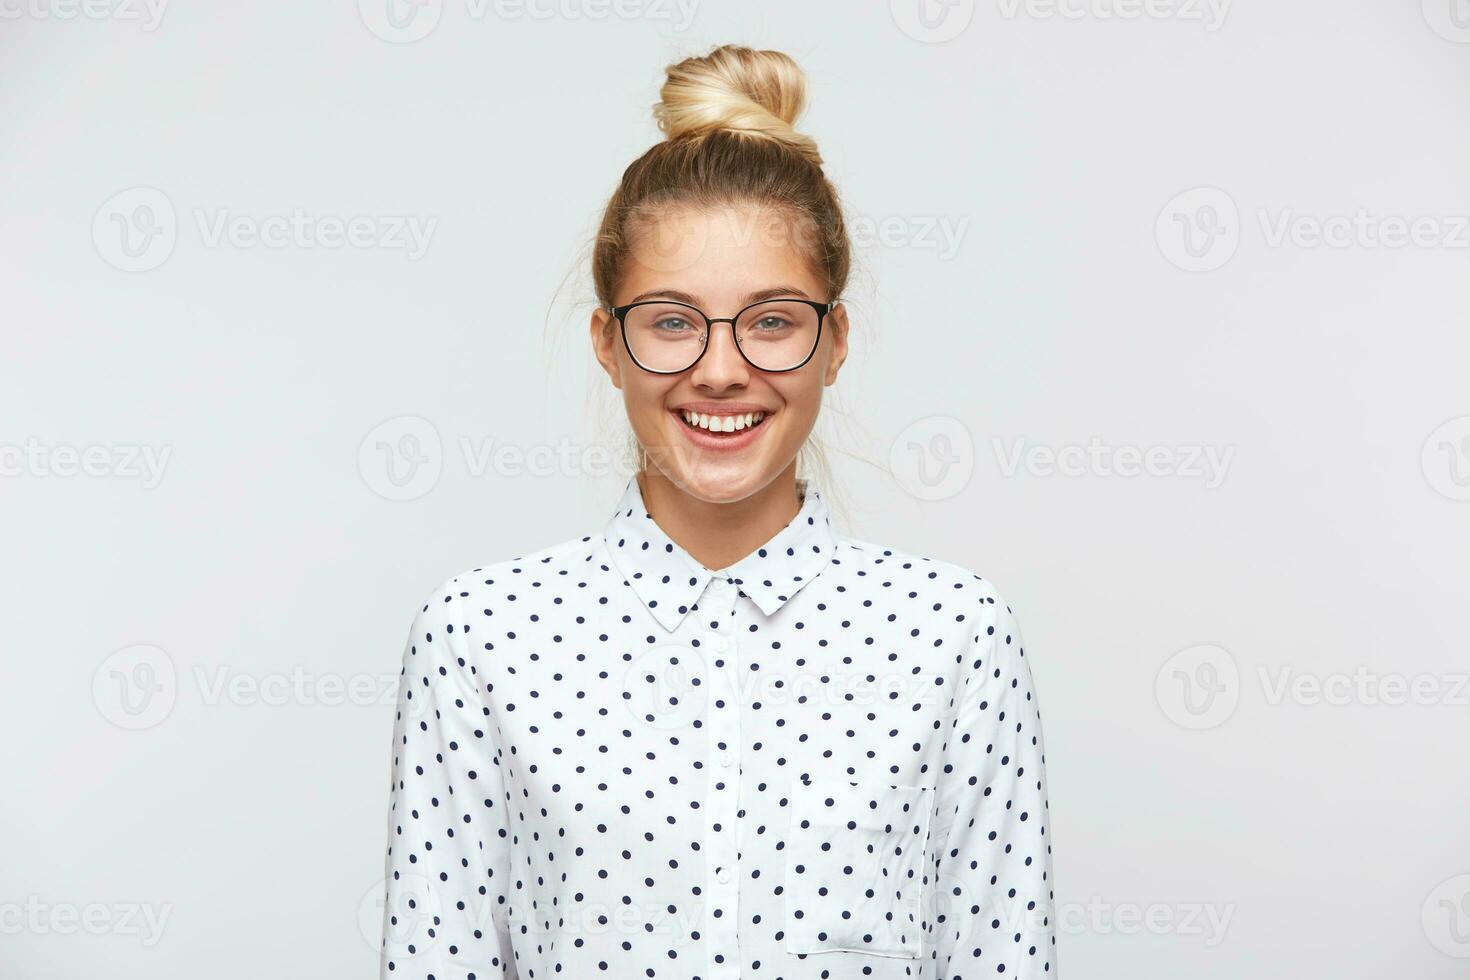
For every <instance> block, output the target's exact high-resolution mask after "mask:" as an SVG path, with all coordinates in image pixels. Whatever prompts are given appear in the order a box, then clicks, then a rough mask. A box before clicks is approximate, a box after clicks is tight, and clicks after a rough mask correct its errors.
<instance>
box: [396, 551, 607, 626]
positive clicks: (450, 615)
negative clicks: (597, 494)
mask: <svg viewBox="0 0 1470 980" xmlns="http://www.w3.org/2000/svg"><path fill="white" fill-rule="evenodd" d="M600 541H601V537H600V535H598V534H584V535H581V536H580V537H576V538H571V539H568V540H565V541H559V542H557V543H556V544H551V545H547V546H546V547H544V548H540V549H538V550H536V551H531V552H527V553H525V554H521V555H516V556H515V557H512V558H503V559H500V560H498V561H492V562H487V563H484V564H481V565H475V566H474V567H472V568H466V569H464V570H462V571H460V572H456V573H455V574H453V575H450V576H449V577H447V578H444V579H441V580H440V581H439V584H438V585H436V586H435V587H434V588H433V589H432V590H431V591H430V592H429V593H428V594H427V595H426V596H424V597H423V599H422V600H421V601H420V603H419V607H418V611H417V613H416V614H415V616H416V622H417V621H422V622H424V623H433V622H435V621H438V622H439V623H441V624H442V625H441V629H443V630H444V631H445V632H452V631H451V630H449V629H448V627H450V626H452V625H453V624H454V622H455V620H456V619H458V618H460V616H461V608H462V607H464V606H465V605H466V604H467V603H470V602H473V601H474V600H475V599H477V598H480V597H483V596H486V595H489V594H492V593H494V594H496V595H504V594H505V593H506V592H507V590H511V591H513V590H514V588H515V586H516V583H517V582H520V581H524V582H525V583H527V585H528V586H530V584H531V583H533V582H536V581H538V580H540V579H543V578H545V577H546V576H548V575H572V574H576V570H577V569H580V568H582V567H583V566H585V565H587V564H588V563H590V562H592V561H593V560H594V555H595V550H596V547H597V546H598V545H599V544H600Z"/></svg>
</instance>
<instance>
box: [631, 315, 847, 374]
mask: <svg viewBox="0 0 1470 980" xmlns="http://www.w3.org/2000/svg"><path fill="white" fill-rule="evenodd" d="M837 303H838V301H837V300H833V301H832V302H830V303H818V302H816V301H814V300H809V299H768V300H762V301H761V302H759V303H752V304H751V305H750V306H747V307H746V308H745V309H743V310H741V311H740V312H739V313H737V314H735V315H734V316H719V317H709V316H705V314H704V312H703V311H702V310H700V309H699V308H698V307H695V306H689V305H688V304H686V303H675V302H672V301H669V300H662V299H651V300H643V301H642V302H639V303H629V304H628V305H626V306H609V307H606V310H607V312H609V313H611V314H612V315H613V316H615V317H617V318H618V323H619V325H620V326H621V327H622V333H623V346H624V347H626V348H627V349H628V356H629V357H631V358H633V362H634V363H635V364H637V365H638V366H639V367H640V368H642V369H643V370H645V371H649V372H652V373H653V374H679V373H681V372H683V371H687V370H689V369H690V368H692V367H693V366H694V365H695V364H696V363H697V362H698V361H699V359H700V358H701V357H703V356H704V352H705V351H706V350H708V349H709V338H710V334H712V333H714V328H715V324H717V323H728V324H730V330H731V331H732V332H733V333H734V335H735V348H736V349H737V350H739V351H740V356H742V357H744V358H745V360H746V361H747V362H749V364H750V366H751V367H753V368H755V369H756V370H758V371H768V372H772V373H779V372H782V371H795V370H796V369H797V368H799V367H801V366H802V365H803V364H805V363H806V362H807V361H809V360H811V357H812V354H814V353H816V350H817V341H818V340H819V339H820V338H821V336H822V320H823V319H825V318H826V316H827V314H828V313H830V312H832V309H833V307H835V306H836V305H837Z"/></svg>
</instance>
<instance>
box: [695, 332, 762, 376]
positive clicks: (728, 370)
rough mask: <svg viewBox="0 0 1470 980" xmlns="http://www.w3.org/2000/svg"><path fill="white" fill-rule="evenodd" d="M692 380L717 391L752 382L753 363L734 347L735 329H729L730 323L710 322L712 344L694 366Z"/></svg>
mask: <svg viewBox="0 0 1470 980" xmlns="http://www.w3.org/2000/svg"><path fill="white" fill-rule="evenodd" d="M689 380H690V381H692V382H694V384H696V385H699V386H700V387H702V388H711V389H715V390H719V389H721V388H729V387H734V386H738V385H744V384H747V383H749V381H750V364H749V362H747V361H746V360H745V358H744V356H742V355H741V353H740V348H739V347H736V346H735V331H734V330H732V329H730V324H728V323H715V324H711V325H710V336H709V345H708V346H707V348H706V349H705V352H704V356H703V357H701V358H700V359H699V362H698V363H697V364H695V365H694V373H693V374H692V375H690V377H689Z"/></svg>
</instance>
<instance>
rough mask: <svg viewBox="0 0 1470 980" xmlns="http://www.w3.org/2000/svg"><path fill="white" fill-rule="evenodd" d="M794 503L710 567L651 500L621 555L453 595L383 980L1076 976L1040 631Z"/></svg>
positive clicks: (440, 611) (975, 580)
mask: <svg viewBox="0 0 1470 980" xmlns="http://www.w3.org/2000/svg"><path fill="white" fill-rule="evenodd" d="M798 490H799V491H800V492H802V493H803V494H804V496H803V500H802V505H801V512H800V513H799V514H798V515H797V516H796V518H795V519H794V520H792V522H791V523H790V524H788V525H786V526H785V527H784V528H782V530H781V531H780V532H779V533H777V534H776V535H775V536H774V537H773V538H771V540H770V541H768V542H767V543H766V545H765V546H764V547H762V548H760V549H758V550H756V551H755V552H754V553H752V554H750V555H748V556H747V557H745V558H744V559H742V560H740V561H739V562H737V563H735V564H734V565H732V566H730V567H729V568H727V569H723V570H720V571H711V570H710V569H707V568H705V567H704V566H703V565H701V564H700V563H699V562H698V561H697V560H695V559H694V558H693V556H691V555H690V554H689V553H688V552H686V551H685V550H684V549H682V548H681V547H679V546H678V545H677V544H675V543H674V542H673V541H672V540H670V539H669V537H668V536H667V535H666V534H665V533H664V532H663V530H662V529H661V528H660V527H659V526H658V524H657V523H655V522H654V521H653V519H652V518H651V517H649V515H648V512H647V509H646V508H645V507H644V504H643V498H642V494H641V491H640V488H639V486H638V481H637V479H636V478H634V477H630V478H629V480H628V485H627V489H626V491H625V492H624V494H623V498H622V501H621V502H620V503H619V505H618V509H617V511H616V512H615V513H614V514H613V515H612V517H611V518H610V520H609V521H608V522H607V524H606V525H605V526H604V527H603V528H602V529H601V530H600V531H599V532H598V533H594V534H590V535H588V536H586V537H580V538H577V539H575V540H572V541H566V542H564V543H562V544H559V545H555V546H553V547H550V548H546V549H544V550H542V551H538V552H536V553H534V554H529V555H525V556H522V557H519V558H515V559H511V560H507V561H502V562H499V563H497V564H493V565H487V566H485V567H483V568H477V569H473V570H470V571H466V572H464V573H462V574H460V575H456V576H455V577H454V578H452V579H450V580H449V581H447V582H445V583H444V584H443V585H442V586H441V587H440V588H438V589H436V590H435V591H434V592H433V594H432V595H430V596H429V597H428V601H426V602H425V603H424V605H423V608H422V609H420V610H419V613H418V615H417V617H416V618H415V620H414V623H413V628H412V634H411V636H410V637H409V640H408V643H407V646H406V649H405V650H404V655H403V674H402V678H401V683H400V689H399V710H398V717H397V722H396V724H395V731H394V736H393V759H392V776H393V781H392V794H391V800H390V812H389V815H388V840H389V845H388V855H387V862H386V863H387V875H388V882H387V895H386V900H387V907H386V910H385V915H384V941H383V949H382V969H381V976H382V977H385V978H386V977H402V978H414V980H423V978H433V980H469V978H475V980H488V978H495V977H502V976H504V977H516V978H519V980H542V978H545V980H551V978H558V977H559V978H566V980H592V978H596V977H610V978H617V980H634V978H645V980H647V978H678V980H694V978H698V980H734V978H737V977H738V978H763V980H818V978H822V980H847V978H852V980H857V978H879V980H882V978H898V977H904V978H926V980H936V978H945V980H949V978H954V977H961V978H964V980H971V978H980V977H985V978H992V977H997V976H999V977H1005V978H1011V977H1020V978H1038V977H1047V976H1055V974H1056V946H1055V942H1056V940H1055V916H1054V913H1053V911H1052V903H1053V896H1052V875H1051V847H1050V837H1049V835H1048V819H1047V817H1048V814H1047V802H1046V780H1045V775H1044V772H1043V758H1044V755H1043V742H1042V736H1041V719H1040V714H1039V712H1038V707H1037V701H1036V698H1035V695H1034V694H1033V690H1032V683H1031V671H1030V668H1029V666H1028V664H1027V660H1026V656H1025V650H1024V648H1023V646H1022V642H1021V633H1020V629H1019V627H1018V626H1017V623H1016V618H1015V616H1014V615H1013V614H1012V612H1011V610H1010V608H1009V607H1008V606H1007V605H1006V603H1005V601H1004V599H1002V598H1001V596H1000V595H999V594H998V593H997V592H996V590H995V588H994V587H993V586H992V585H991V584H990V583H989V582H987V581H986V580H984V579H982V578H980V577H979V576H978V575H975V574H973V573H972V572H969V571H967V570H966V569H964V568H962V567H960V566H958V565H954V564H951V563H948V562H945V561H940V560H936V559H930V558H923V557H918V556H914V555H909V554H903V553H900V552H896V551H893V550H891V549H889V548H885V547H881V546H879V545H875V544H871V543H868V542H865V541H859V540H855V539H853V538H851V537H847V536H845V535H842V534H839V533H838V532H837V531H835V530H834V529H833V527H832V524H831V520H830V517H829V513H828V509H827V505H826V502H825V500H824V499H823V497H822V494H821V493H820V492H819V490H818V488H817V487H815V486H813V485H811V484H810V483H809V482H808V481H804V480H803V481H799V482H798Z"/></svg>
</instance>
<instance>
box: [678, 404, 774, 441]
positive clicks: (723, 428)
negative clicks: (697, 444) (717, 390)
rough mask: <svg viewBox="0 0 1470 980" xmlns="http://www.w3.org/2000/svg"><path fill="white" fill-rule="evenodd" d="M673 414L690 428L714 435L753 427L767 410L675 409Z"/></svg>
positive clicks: (764, 418)
mask: <svg viewBox="0 0 1470 980" xmlns="http://www.w3.org/2000/svg"><path fill="white" fill-rule="evenodd" d="M674 414H675V415H676V416H678V418H679V419H680V420H681V421H682V422H683V423H684V425H685V426H687V427H688V428H691V429H698V430H700V431H702V432H709V433H712V434H714V435H728V434H731V433H736V432H743V431H744V430H746V429H753V428H755V427H757V426H759V425H761V424H763V423H764V422H765V420H766V416H767V414H769V413H767V412H760V411H755V412H735V413H732V414H725V413H707V412H697V411H692V410H689V409H675V410H674Z"/></svg>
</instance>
